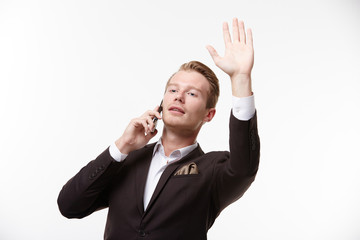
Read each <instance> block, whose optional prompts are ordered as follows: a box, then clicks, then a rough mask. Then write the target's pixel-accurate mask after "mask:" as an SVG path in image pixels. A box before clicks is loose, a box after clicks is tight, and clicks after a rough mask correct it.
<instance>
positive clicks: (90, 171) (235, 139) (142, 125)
mask: <svg viewBox="0 0 360 240" xmlns="http://www.w3.org/2000/svg"><path fill="white" fill-rule="evenodd" d="M223 37H224V41H225V55H224V56H223V57H222V56H219V55H218V53H217V52H216V50H215V49H214V48H213V47H211V46H207V49H208V51H209V53H210V55H211V57H212V58H213V60H214V62H215V64H216V66H218V67H219V68H220V69H221V70H223V71H224V72H225V73H227V74H228V75H229V77H230V83H231V87H232V95H233V106H232V110H231V113H230V120H229V128H230V134H229V135H230V136H229V143H230V151H217V152H209V153H204V152H203V151H202V150H201V148H200V145H199V143H198V142H197V141H196V138H197V136H198V134H199V131H200V129H201V127H202V126H203V124H204V123H207V122H210V121H211V120H212V119H213V117H214V115H215V113H216V110H215V106H216V102H217V99H218V96H219V83H218V79H217V78H216V76H215V74H214V73H213V71H212V70H211V69H210V68H208V67H207V66H205V65H204V64H202V63H200V62H197V61H191V62H188V63H185V64H183V65H181V67H180V69H179V70H178V71H177V72H176V73H174V74H173V75H172V76H171V77H170V79H169V80H168V82H167V83H166V90H165V93H164V96H163V103H162V106H161V108H162V115H161V114H160V113H159V108H160V106H157V107H156V108H155V109H153V110H149V111H146V112H145V113H144V114H143V115H142V116H140V117H137V118H134V119H133V120H131V121H130V123H129V125H128V126H127V128H126V129H125V131H124V133H123V134H122V136H121V137H120V138H119V139H118V140H116V141H115V142H114V143H113V144H111V145H110V147H109V148H107V149H106V150H105V151H104V152H102V153H101V154H100V155H99V156H98V157H97V158H96V159H95V160H93V161H91V162H90V163H88V164H87V165H86V166H85V167H84V168H82V169H81V170H80V171H79V172H78V173H77V174H76V175H75V176H74V177H73V178H71V179H70V180H69V181H68V182H67V183H66V184H65V185H64V187H63V188H62V190H61V192H60V194H59V197H58V205H59V209H60V211H61V213H62V214H63V215H64V216H65V217H68V218H83V217H85V216H88V215H89V214H91V213H93V212H94V211H97V210H100V209H103V208H107V207H108V216H107V222H106V227H105V233H104V239H126V240H129V239H166V240H168V239H171V240H173V239H187V240H188V239H196V240H199V239H200V240H201V239H207V231H208V230H209V229H210V227H211V226H212V225H213V223H214V221H215V219H216V218H217V216H218V215H219V214H220V212H221V211H222V210H223V209H224V208H225V207H227V206H228V205H229V204H231V203H233V202H234V201H236V200H237V199H239V198H240V197H241V196H242V195H243V194H244V192H245V191H246V190H247V189H248V188H249V186H250V185H251V183H252V182H253V181H254V179H255V175H256V173H257V170H258V165H259V157H260V141H259V137H258V132H257V118H256V112H255V105H254V96H253V92H252V88H251V70H252V67H253V63H254V50H253V40H252V32H251V30H250V29H248V30H247V31H246V32H245V28H244V23H243V22H242V21H238V20H237V19H233V23H232V36H231V34H230V31H229V27H228V24H227V23H224V24H223ZM154 118H157V119H159V120H162V121H163V123H164V128H163V134H162V136H161V137H160V138H159V140H158V141H157V142H155V143H152V144H148V142H149V141H150V139H152V138H153V137H154V136H155V135H156V134H157V130H156V129H155V124H154ZM234 225H236V223H234Z"/></svg>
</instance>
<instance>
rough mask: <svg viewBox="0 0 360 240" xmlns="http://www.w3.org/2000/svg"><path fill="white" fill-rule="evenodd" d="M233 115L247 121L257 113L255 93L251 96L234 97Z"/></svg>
mask: <svg viewBox="0 0 360 240" xmlns="http://www.w3.org/2000/svg"><path fill="white" fill-rule="evenodd" d="M232 107H233V115H234V117H236V118H237V119H239V120H242V121H247V120H249V119H251V118H252V117H253V116H254V115H255V99H254V94H253V95H251V96H249V97H242V98H239V97H234V96H233V97H232Z"/></svg>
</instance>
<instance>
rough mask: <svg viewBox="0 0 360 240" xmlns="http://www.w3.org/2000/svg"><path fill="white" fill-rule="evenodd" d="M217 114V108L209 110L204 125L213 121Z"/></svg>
mask: <svg viewBox="0 0 360 240" xmlns="http://www.w3.org/2000/svg"><path fill="white" fill-rule="evenodd" d="M215 113H216V109H215V108H209V109H208V110H207V114H206V115H205V117H204V120H203V121H204V123H205V122H210V121H211V120H212V119H213V117H214V116H215Z"/></svg>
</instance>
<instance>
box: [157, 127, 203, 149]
mask: <svg viewBox="0 0 360 240" xmlns="http://www.w3.org/2000/svg"><path fill="white" fill-rule="evenodd" d="M199 130H200V129H199ZM198 133H199V131H196V132H194V133H192V134H179V133H177V132H174V131H171V130H169V129H167V128H166V127H164V129H163V134H162V137H161V141H162V145H163V147H164V151H165V155H166V156H169V155H170V154H171V153H172V152H173V151H175V150H176V149H180V148H183V147H187V146H190V145H192V144H194V143H195V141H196V138H197V135H198Z"/></svg>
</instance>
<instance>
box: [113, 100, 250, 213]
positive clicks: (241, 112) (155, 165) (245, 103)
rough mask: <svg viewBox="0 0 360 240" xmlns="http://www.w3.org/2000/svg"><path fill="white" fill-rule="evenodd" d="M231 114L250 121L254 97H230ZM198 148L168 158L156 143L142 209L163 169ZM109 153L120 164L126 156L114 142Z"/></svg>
mask: <svg viewBox="0 0 360 240" xmlns="http://www.w3.org/2000/svg"><path fill="white" fill-rule="evenodd" d="M232 110H233V111H232V112H233V115H234V117H236V118H237V119H239V120H243V121H247V120H249V119H251V118H252V117H253V116H254V114H255V100H254V95H251V96H249V97H243V98H238V97H234V96H233V97H232ZM197 146H198V143H194V144H193V145H190V146H187V147H184V148H181V149H177V150H175V151H173V152H172V153H171V154H170V155H169V157H167V156H165V152H164V147H163V145H162V143H161V138H160V139H159V141H158V142H157V143H156V145H155V147H154V152H153V158H152V160H151V164H150V168H149V172H148V176H147V180H146V185H145V191H144V209H146V208H147V205H148V204H149V202H150V199H151V197H152V195H153V193H154V191H155V188H156V185H157V183H158V182H159V179H160V177H161V175H162V173H163V172H164V170H165V168H166V167H167V166H168V165H169V164H170V163H173V162H176V161H178V160H180V159H181V158H183V157H185V156H186V155H187V154H188V153H190V152H191V151H192V150H194V149H195V148H196V147H197ZM109 152H110V155H111V157H112V158H113V159H114V160H115V161H117V162H121V161H123V160H124V159H125V158H126V157H127V154H123V153H121V152H120V150H119V149H118V148H117V147H116V145H115V142H113V143H112V144H111V145H110V147H109Z"/></svg>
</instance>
